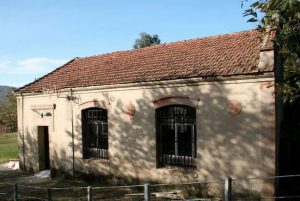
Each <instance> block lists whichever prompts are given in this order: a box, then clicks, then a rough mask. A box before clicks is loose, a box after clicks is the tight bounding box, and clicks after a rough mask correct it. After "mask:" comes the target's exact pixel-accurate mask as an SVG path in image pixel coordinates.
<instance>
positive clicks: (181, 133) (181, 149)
mask: <svg viewBox="0 0 300 201" xmlns="http://www.w3.org/2000/svg"><path fill="white" fill-rule="evenodd" d="M177 136H178V155H179V156H190V157H192V128H191V125H178V129H177Z"/></svg>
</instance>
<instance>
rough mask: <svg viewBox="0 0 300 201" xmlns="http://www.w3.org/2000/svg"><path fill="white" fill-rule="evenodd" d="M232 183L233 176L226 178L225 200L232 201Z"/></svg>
mask: <svg viewBox="0 0 300 201" xmlns="http://www.w3.org/2000/svg"><path fill="white" fill-rule="evenodd" d="M231 184H232V179H231V177H226V178H225V186H224V200H225V201H231V193H232V192H231Z"/></svg>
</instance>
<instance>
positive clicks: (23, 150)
mask: <svg viewBox="0 0 300 201" xmlns="http://www.w3.org/2000/svg"><path fill="white" fill-rule="evenodd" d="M21 97H22V99H21V100H22V116H21V118H22V152H23V170H24V171H26V165H25V133H24V96H23V93H22V92H21Z"/></svg>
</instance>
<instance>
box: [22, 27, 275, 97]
mask: <svg viewBox="0 0 300 201" xmlns="http://www.w3.org/2000/svg"><path fill="white" fill-rule="evenodd" d="M260 35H261V34H260V32H258V31H256V30H250V31H243V32H238V33H232V34H225V35H218V36H212V37H205V38H199V39H193V40H187V41H181V42H174V43H169V44H161V45H155V46H152V47H147V48H143V49H137V50H129V51H119V52H113V53H109V54H103V55H97V56H91V57H86V58H75V59H73V60H71V61H69V62H68V63H66V64H64V65H63V66H61V67H59V68H57V69H56V70H54V71H53V72H51V73H49V74H47V75H45V76H44V77H41V78H40V79H38V80H36V81H34V82H32V83H30V84H28V85H25V86H24V87H21V88H20V89H19V90H18V91H22V92H25V93H27V92H41V91H42V90H43V89H45V88H48V89H53V86H54V85H55V86H56V88H57V89H63V88H70V87H72V88H75V87H86V86H101V85H114V84H125V83H136V82H149V81H161V80H173V79H183V78H195V77H208V76H230V75H241V74H253V73H258V60H259V53H260V51H261V50H263V49H272V48H273V46H272V44H271V43H270V40H268V41H267V43H264V45H262V42H261V37H260ZM265 71H273V69H266V70H265Z"/></svg>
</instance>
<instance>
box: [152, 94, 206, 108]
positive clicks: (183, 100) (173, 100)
mask: <svg viewBox="0 0 300 201" xmlns="http://www.w3.org/2000/svg"><path fill="white" fill-rule="evenodd" d="M199 101H200V99H195V98H189V97H186V96H171V97H164V98H161V99H158V100H154V101H153V104H154V108H155V109H157V108H160V107H164V106H167V105H174V104H178V105H188V106H191V107H197V106H198V102H199Z"/></svg>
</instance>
